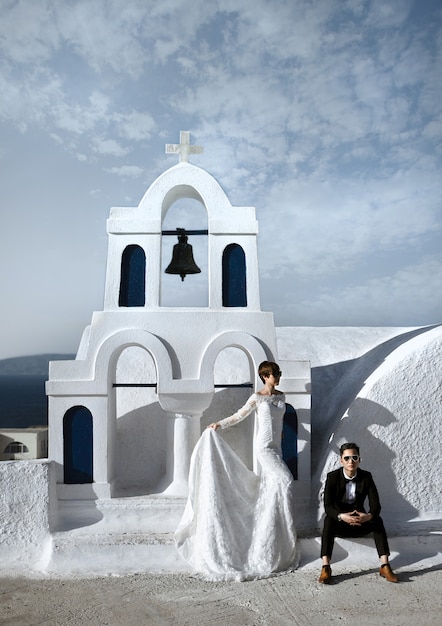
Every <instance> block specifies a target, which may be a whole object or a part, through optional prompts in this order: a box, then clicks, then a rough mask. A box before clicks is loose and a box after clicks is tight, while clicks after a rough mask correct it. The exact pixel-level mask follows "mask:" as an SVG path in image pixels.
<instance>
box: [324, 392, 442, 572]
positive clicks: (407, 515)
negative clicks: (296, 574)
mask: <svg viewBox="0 0 442 626" xmlns="http://www.w3.org/2000/svg"><path fill="white" fill-rule="evenodd" d="M395 423H397V419H396V417H395V416H394V415H393V413H391V412H390V411H388V410H387V409H385V408H384V407H383V406H381V405H380V404H378V403H376V402H373V401H372V400H368V399H366V398H357V399H356V400H355V401H354V402H353V404H352V406H351V407H350V410H349V412H348V416H347V417H345V418H343V419H341V420H340V421H339V423H338V424H337V426H336V430H335V432H334V433H333V435H332V438H331V441H330V443H329V448H328V452H327V454H326V455H324V456H323V459H322V462H323V467H322V472H321V475H320V476H319V475H317V476H315V480H314V483H315V487H317V489H318V494H319V501H320V511H321V512H323V490H324V485H325V478H326V475H327V473H328V472H330V471H332V470H334V469H336V468H337V467H340V462H339V448H340V446H341V444H342V443H346V442H347V443H350V442H352V443H356V444H357V445H359V447H360V455H361V468H362V469H365V470H367V471H369V472H371V473H372V475H373V478H374V481H375V483H376V486H377V488H378V491H379V498H380V502H381V507H382V511H381V516H382V518H383V520H384V523H385V527H386V530H387V535H388V536H390V537H391V536H408V535H420V534H421V535H427V534H430V533H431V532H432V531H434V530H436V531H440V530H441V528H440V526H441V520H440V519H434V520H425V521H422V522H416V521H413V522H412V523H410V521H411V520H414V519H415V518H416V517H417V516H418V514H419V511H418V510H417V509H416V508H415V507H414V506H413V505H412V504H411V503H410V502H409V501H408V500H407V499H406V498H405V497H404V496H403V495H402V494H401V493H400V492H399V490H398V485H397V480H396V474H395V459H396V456H397V454H396V453H395V452H394V451H393V450H391V448H390V447H389V446H388V445H387V444H386V443H385V442H384V441H382V439H380V438H379V436H376V435H375V434H373V432H372V431H371V429H373V430H375V431H378V432H379V427H382V428H385V429H388V428H389V427H391V426H393V425H394V424H395ZM412 475H413V468H410V479H412ZM416 488H417V489H419V488H421V487H420V486H419V481H416ZM366 506H367V507H368V503H366ZM367 510H368V509H367ZM322 518H323V515H322ZM322 518H321V521H320V522H319V529H321V530H322ZM358 541H360V540H358ZM363 541H366V542H367V545H372V538H368V539H367V540H363ZM340 549H341V552H342V554H341V555H340V557H339V555H338V554H337V555H336V557H338V560H339V558H345V556H347V553H346V552H345V550H344V548H343V547H342V546H341V548H340ZM435 554H437V553H436V552H435V553H434V554H433V553H432V554H428V555H427V556H434V555H435ZM413 562H415V556H414V555H412V554H410V555H409V559H408V556H407V555H406V554H405V555H403V556H402V557H401V565H402V564H407V565H408V564H410V563H413Z"/></svg>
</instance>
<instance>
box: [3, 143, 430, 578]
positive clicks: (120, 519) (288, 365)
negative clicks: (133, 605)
mask: <svg viewBox="0 0 442 626" xmlns="http://www.w3.org/2000/svg"><path fill="white" fill-rule="evenodd" d="M166 151H167V152H168V153H170V154H176V155H178V157H179V162H178V163H177V164H175V165H174V166H172V167H171V168H170V169H167V170H166V171H165V172H164V173H163V174H162V175H160V176H159V177H158V178H157V179H156V180H155V181H154V182H153V183H152V184H151V186H150V187H149V189H148V190H147V191H146V193H145V195H144V197H143V198H142V199H141V201H140V203H139V205H138V206H136V207H114V208H112V209H111V211H110V217H109V219H108V221H107V232H108V236H109V245H108V258H107V272H106V284H105V297H104V308H103V310H102V311H96V312H94V313H93V314H92V319H91V323H90V325H89V326H87V327H86V328H85V330H84V332H83V335H82V337H81V340H80V344H79V348H78V352H77V355H76V358H75V360H73V361H54V362H52V363H51V365H50V370H49V380H48V381H47V385H46V393H47V396H48V422H49V454H48V459H44V460H36V461H22V462H7V463H3V464H1V466H0V473H1V476H0V478H1V479H2V481H3V484H4V485H6V487H7V489H6V491H5V493H6V500H8V498H10V500H11V502H12V501H13V502H14V503H15V506H6V508H5V507H4V508H3V509H2V511H0V529H1V530H2V534H1V535H0V554H3V555H5V556H6V558H8V559H9V561H10V562H11V567H12V561H11V559H12V557H11V555H13V554H14V555H15V557H14V558H15V559H16V561H17V562H18V561H21V562H23V559H24V560H25V561H26V562H28V563H29V564H30V565H31V567H34V568H35V569H37V570H41V571H44V572H52V573H57V572H62V571H64V568H65V567H66V563H69V567H70V568H71V570H72V571H78V572H82V571H83V570H84V568H85V559H86V556H87V555H89V556H90V555H94V563H96V568H97V571H98V572H101V573H102V572H108V571H111V570H113V569H115V568H117V569H118V571H123V572H124V571H178V570H180V569H181V570H186V569H187V564H185V563H184V562H182V561H181V560H180V557H179V555H178V554H177V553H176V551H175V547H174V543H173V531H174V529H175V527H176V525H177V523H178V521H179V519H180V517H181V514H182V511H183V508H184V503H185V500H186V496H187V474H188V470H189V462H190V456H191V453H192V450H193V447H194V445H195V443H196V441H197V440H198V438H199V436H200V434H201V431H202V429H204V428H205V427H206V426H207V424H208V423H209V422H212V421H214V420H218V419H221V418H222V417H225V416H227V415H229V414H231V413H233V412H234V411H235V410H236V409H237V408H239V407H240V406H242V404H244V402H245V400H246V399H247V397H248V396H249V395H250V393H251V392H252V391H253V390H254V389H255V388H256V387H259V386H260V381H259V379H258V377H257V367H258V365H259V363H260V362H261V361H263V360H273V361H277V362H278V363H279V364H280V366H281V369H282V372H283V376H282V379H281V383H280V388H281V389H283V390H284V392H285V394H286V402H287V410H286V416H285V426H284V439H283V453H284V458H285V460H286V462H287V464H288V466H289V468H290V470H291V471H292V474H293V476H294V478H295V482H296V504H297V511H298V514H297V519H296V525H297V528H298V531H299V533H300V535H301V537H306V538H308V537H310V538H313V539H312V540H313V541H315V537H317V535H318V532H319V531H318V529H319V528H320V526H321V522H320V520H321V514H322V508H321V501H320V490H321V482H322V480H323V478H324V476H325V473H326V472H327V471H329V470H330V469H332V468H334V467H335V466H336V463H337V449H338V447H339V445H340V443H342V442H343V441H345V440H346V441H356V442H358V443H359V444H360V446H361V451H362V458H363V463H364V466H367V469H370V470H371V471H373V474H374V476H375V479H376V481H377V483H378V486H379V490H380V494H381V500H382V501H383V502H384V503H385V509H386V510H385V513H384V512H383V517H384V519H385V520H386V522H387V525H388V530H389V534H390V535H398V536H399V535H422V534H424V535H426V536H428V535H434V534H439V533H440V532H441V530H442V524H441V519H442V495H441V494H442V483H441V478H440V472H438V473H437V475H436V476H435V477H434V481H432V484H431V485H430V486H429V485H428V482H427V481H426V472H425V470H424V467H423V465H422V454H421V452H422V450H425V453H426V454H429V455H431V457H432V458H433V464H432V465H433V467H436V466H439V467H440V460H441V451H440V441H441V434H442V433H441V424H442V419H441V418H442V415H441V386H440V385H441V380H442V376H441V374H442V366H441V349H440V348H441V343H442V329H441V327H439V326H436V327H432V328H406V329H400V328H373V329H367V328H295V327H293V328H292V327H290V328H288V327H287V328H275V326H274V320H273V314H272V313H271V312H264V311H261V306H260V294H259V269H258V251H257V234H258V223H257V220H256V216H255V209H254V208H253V207H235V206H232V205H231V204H230V202H229V200H228V197H227V195H226V194H225V192H224V191H223V189H222V188H221V187H220V185H219V183H218V182H217V181H216V180H215V179H214V178H213V176H211V175H210V174H209V173H208V172H207V171H205V170H204V169H202V168H200V167H196V166H195V165H193V164H191V163H189V156H190V155H191V154H193V153H198V152H201V151H202V149H201V148H199V147H197V146H193V145H191V143H190V133H188V132H181V134H180V143H179V144H172V145H170V144H169V145H168V146H166ZM185 199H191V200H192V201H195V202H196V203H198V206H202V207H203V208H204V215H205V216H206V219H205V220H204V223H202V224H201V227H199V228H198V229H192V228H185V226H184V225H183V224H182V223H176V225H175V227H174V229H172V230H170V229H169V228H166V226H165V224H166V223H168V222H167V220H166V216H169V217H170V215H171V214H173V211H174V207H176V206H177V204H179V203H180V202H181V201H182V200H185ZM177 216H179V212H177ZM200 238H202V239H204V242H205V245H204V246H203V247H202V249H203V250H205V251H206V254H207V259H204V260H203V261H204V263H203V265H204V267H205V268H207V270H206V276H205V278H204V280H205V281H206V283H205V284H206V288H207V294H206V302H205V305H204V306H202V305H201V303H200V302H197V303H195V304H192V303H188V304H186V306H171V305H167V304H164V303H163V300H162V289H163V282H164V274H165V272H167V273H168V274H172V277H173V279H174V280H176V290H177V291H178V290H186V289H189V290H190V291H189V292H190V294H191V285H192V283H191V281H192V279H193V278H194V276H193V274H195V273H199V272H200V269H199V267H198V265H197V263H200V264H201V260H200V259H196V260H195V259H194V258H193V254H192V243H194V242H195V241H197V240H198V241H199V240H200ZM171 241H173V242H174V244H175V245H174V246H173V258H172V260H171V262H170V264H169V266H167V267H165V263H164V261H163V259H164V258H165V255H164V248H165V247H167V248H168V249H170V244H171ZM223 436H225V437H226V439H227V440H228V442H229V444H230V445H231V446H232V447H233V448H234V449H235V450H236V451H237V452H238V454H239V455H240V456H241V457H242V458H243V460H244V462H245V463H246V464H247V465H248V466H249V467H250V468H253V467H254V463H255V461H254V454H253V437H254V422H253V419H252V418H251V417H250V418H249V419H247V420H245V421H244V422H242V423H241V424H239V425H238V426H237V427H236V428H234V429H228V430H227V431H223ZM434 459H436V461H434ZM20 463H22V465H20ZM435 463H436V465H435ZM387 503H388V506H387ZM6 504H8V502H6ZM13 529H14V530H13ZM17 555H18V556H17ZM315 558H316V557H315ZM88 567H90V564H89V566H88ZM125 568H129V570H127V569H126V570H125Z"/></svg>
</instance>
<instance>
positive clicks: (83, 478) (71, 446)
mask: <svg viewBox="0 0 442 626" xmlns="http://www.w3.org/2000/svg"><path fill="white" fill-rule="evenodd" d="M92 444H93V440H92V415H91V412H90V411H89V409H87V408H86V407H84V406H75V407H72V409H69V411H67V413H66V415H65V416H64V420H63V447H64V482H65V483H66V484H81V483H91V482H93V465H92V463H93V455H92V451H93V447H92Z"/></svg>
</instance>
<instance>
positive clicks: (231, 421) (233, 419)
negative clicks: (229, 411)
mask: <svg viewBox="0 0 442 626" xmlns="http://www.w3.org/2000/svg"><path fill="white" fill-rule="evenodd" d="M256 406H257V402H256V394H253V395H252V396H250V398H249V399H248V400H247V402H246V403H245V405H244V406H243V407H242V408H241V409H239V410H238V411H236V413H234V414H233V415H230V416H229V417H225V418H224V419H223V420H220V421H219V422H218V425H219V427H220V428H221V429H223V428H229V426H234V425H235V424H238V423H239V422H242V421H243V419H245V418H246V417H247V416H248V415H250V413H252V411H255V410H256Z"/></svg>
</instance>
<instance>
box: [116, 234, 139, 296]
mask: <svg viewBox="0 0 442 626" xmlns="http://www.w3.org/2000/svg"><path fill="white" fill-rule="evenodd" d="M145 302H146V255H145V253H144V250H143V248H141V247H140V246H136V245H130V246H127V248H125V250H124V252H123V256H122V258H121V279H120V295H119V300H118V305H119V306H129V307H130V306H144V305H145Z"/></svg>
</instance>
